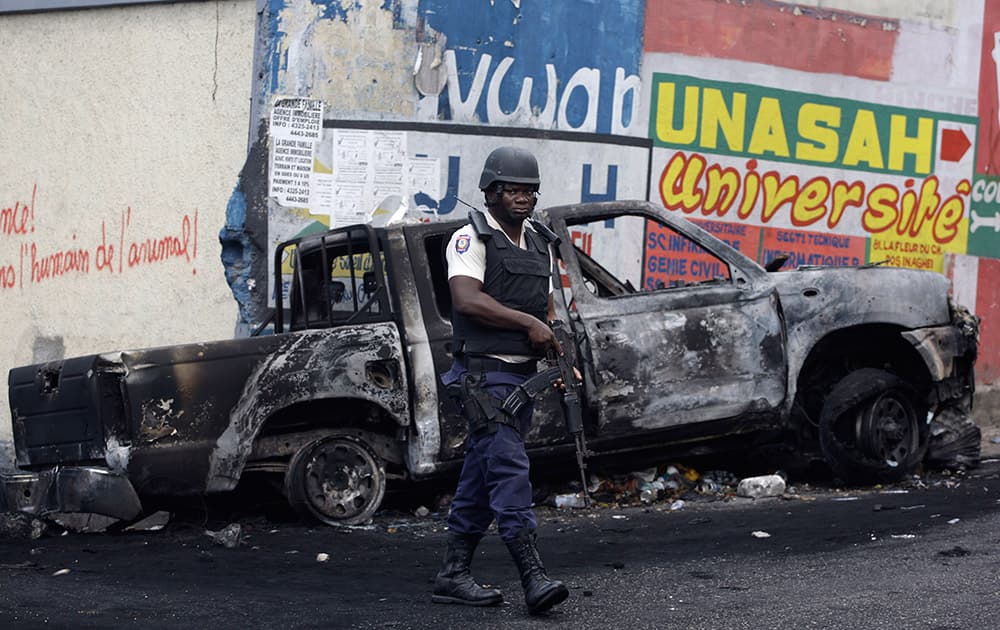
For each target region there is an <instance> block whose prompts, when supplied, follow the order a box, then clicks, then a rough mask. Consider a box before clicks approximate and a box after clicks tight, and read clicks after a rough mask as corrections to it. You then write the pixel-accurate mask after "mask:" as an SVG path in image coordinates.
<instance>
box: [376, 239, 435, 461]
mask: <svg viewBox="0 0 1000 630" xmlns="http://www.w3.org/2000/svg"><path fill="white" fill-rule="evenodd" d="M388 249H389V254H390V260H391V261H392V262H393V263H394V264H393V267H392V269H391V272H392V275H391V278H390V282H392V284H393V286H394V288H395V289H396V290H395V291H394V292H393V293H394V295H395V297H396V299H397V300H399V308H398V310H397V312H398V313H400V315H401V317H402V319H403V330H404V331H405V334H404V341H405V343H406V358H407V365H408V367H409V369H410V373H411V375H412V377H413V416H412V417H413V425H412V427H411V429H410V432H409V436H408V444H407V452H406V460H407V468H408V469H409V471H410V473H411V474H412V475H414V476H417V477H419V476H422V475H428V474H430V473H432V472H434V470H436V468H437V464H438V450H439V449H440V447H441V430H440V427H439V425H438V405H439V401H438V397H437V392H438V389H437V381H438V377H437V369H436V368H435V364H434V356H433V354H432V353H431V344H430V340H429V337H428V335H429V333H428V327H427V326H426V325H425V321H424V312H423V310H422V308H421V301H420V296H424V299H426V300H430V301H432V302H433V296H434V291H433V288H432V287H429V286H427V285H426V284H423V283H425V282H426V275H425V276H424V277H423V278H419V279H418V278H417V277H416V274H415V273H414V268H413V261H412V259H411V258H410V252H409V249H408V248H407V244H406V240H405V238H404V234H403V232H402V231H390V233H389V248H388ZM422 268H424V269H426V266H424V267H422ZM405 287H418V290H415V291H414V290H406V289H405ZM428 306H430V307H431V308H433V305H428Z"/></svg>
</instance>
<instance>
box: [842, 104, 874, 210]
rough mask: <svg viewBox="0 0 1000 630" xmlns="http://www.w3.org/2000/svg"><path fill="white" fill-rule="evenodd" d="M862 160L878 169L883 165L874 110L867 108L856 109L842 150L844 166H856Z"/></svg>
mask: <svg viewBox="0 0 1000 630" xmlns="http://www.w3.org/2000/svg"><path fill="white" fill-rule="evenodd" d="M862 162H865V163H866V164H868V166H870V167H872V168H878V169H880V168H882V166H883V162H882V143H881V142H879V139H878V125H876V124H875V112H873V111H871V110H869V109H859V110H858V115H857V116H855V118H854V126H853V127H852V128H851V137H850V139H848V141H847V149H846V150H845V151H844V166H857V165H858V164H860V163H862ZM873 192H874V191H873Z"/></svg>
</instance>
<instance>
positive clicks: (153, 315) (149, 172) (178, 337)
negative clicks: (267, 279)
mask: <svg viewBox="0 0 1000 630" xmlns="http://www.w3.org/2000/svg"><path fill="white" fill-rule="evenodd" d="M254 31H255V2H254V0H222V1H218V2H187V3H176V4H166V3H164V4H156V5H135V6H123V7H116V8H101V9H84V10H76V11H51V12H45V13H35V14H14V15H0V49H2V50H3V51H4V62H3V64H2V66H0V86H2V87H0V111H2V112H3V124H2V125H0V208H2V209H8V208H11V209H15V208H16V212H15V214H16V216H17V217H18V220H17V221H15V222H14V223H11V222H10V221H8V222H7V223H5V224H4V226H3V227H4V229H2V230H0V267H2V268H3V269H4V274H3V275H4V277H5V279H7V280H9V282H7V283H5V284H4V285H3V288H0V300H2V302H3V308H2V309H0V331H3V332H2V333H0V335H2V338H3V347H4V353H3V356H2V357H0V374H2V375H3V383H4V386H3V387H0V467H2V466H3V464H4V463H5V457H6V454H7V450H6V449H5V448H4V446H5V443H7V444H9V440H10V436H11V434H10V413H9V407H8V402H7V388H6V380H7V379H6V374H7V371H8V370H9V369H10V368H11V367H14V366H18V365H25V364H28V363H31V362H35V361H47V360H54V359H60V358H64V357H69V356H77V355H83V354H89V353H95V352H103V351H110V350H117V349H122V348H128V347H149V346H157V345H166V344H174V343H182V342H187V341H195V340H204V339H212V338H228V337H230V336H232V331H233V322H234V320H235V317H236V306H235V304H234V301H233V297H232V293H231V291H230V289H229V287H228V286H227V284H226V281H225V277H224V274H223V270H222V266H221V264H220V262H219V256H220V245H219V243H218V240H217V238H216V235H217V233H218V230H219V228H220V227H221V226H222V225H223V224H224V221H225V210H226V204H227V199H228V198H229V195H230V192H231V190H232V181H233V177H234V175H235V174H236V173H237V172H239V169H240V167H241V165H242V164H243V161H244V159H245V156H246V146H247V120H248V117H249V106H250V103H249V99H248V91H249V89H250V87H251V74H250V73H251V67H252V54H253V38H254ZM26 207H27V208H29V210H28V211H27V212H26V213H24V214H23V215H22V213H21V211H22V209H24V208H26ZM9 216H11V215H10V213H8V217H9ZM22 216H23V218H24V220H23V222H22V221H21V217H22ZM149 239H152V240H154V241H160V240H162V239H170V240H171V243H173V245H171V250H170V253H169V255H167V254H166V250H161V253H163V254H164V255H163V256H161V257H159V259H156V258H157V256H156V255H155V253H154V254H153V255H152V256H150V255H142V254H141V253H140V252H139V248H141V247H142V246H143V245H144V244H147V241H148V240H149ZM130 244H135V245H136V248H137V249H136V257H135V258H134V259H133V260H132V262H134V264H130V252H129V249H130ZM121 245H124V247H122V246H121ZM102 246H104V249H101V247H102ZM111 246H113V247H114V252H113V253H111V252H109V250H108V249H107V248H108V247H111ZM147 251H148V247H147ZM67 252H71V253H72V254H73V255H74V258H75V259H76V261H77V263H78V264H77V266H76V267H75V268H72V265H70V263H68V262H66V261H68V255H67V254H66V253H67ZM81 252H85V253H83V254H81ZM102 252H103V253H104V254H105V255H107V256H106V257H107V259H108V260H103V259H101V260H100V261H99V254H100V253H102ZM60 254H63V261H64V263H63V269H62V273H55V266H54V264H53V258H52V257H53V256H58V255H60ZM108 254H110V255H108ZM84 258H86V261H85V263H84ZM46 261H47V262H48V263H49V270H50V272H49V273H48V274H46V273H45V271H44V264H45V263H46ZM99 262H110V263H111V264H110V265H109V266H104V267H101V268H99ZM36 264H37V266H36Z"/></svg>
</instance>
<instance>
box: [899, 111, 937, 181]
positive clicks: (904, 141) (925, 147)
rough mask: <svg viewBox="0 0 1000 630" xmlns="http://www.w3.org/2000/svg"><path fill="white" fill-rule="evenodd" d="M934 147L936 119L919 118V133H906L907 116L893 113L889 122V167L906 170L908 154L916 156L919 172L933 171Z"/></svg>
mask: <svg viewBox="0 0 1000 630" xmlns="http://www.w3.org/2000/svg"><path fill="white" fill-rule="evenodd" d="M933 148H934V121H933V120H932V119H930V118H918V119H917V135H916V136H914V137H912V138H911V137H910V136H907V135H906V116H903V115H902V114H893V115H892V117H891V118H890V123H889V169H890V170H893V171H902V170H904V159H905V156H906V154H908V153H909V154H911V155H914V156H916V158H917V160H916V168H915V169H914V170H916V171H917V172H918V173H930V172H931V154H932V153H933Z"/></svg>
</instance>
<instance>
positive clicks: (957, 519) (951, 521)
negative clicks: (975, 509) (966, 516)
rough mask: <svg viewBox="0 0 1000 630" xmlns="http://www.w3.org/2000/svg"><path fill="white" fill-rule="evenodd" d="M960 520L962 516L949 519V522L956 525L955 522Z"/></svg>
mask: <svg viewBox="0 0 1000 630" xmlns="http://www.w3.org/2000/svg"><path fill="white" fill-rule="evenodd" d="M960 520H962V519H960V518H953V519H951V520H950V521H948V524H949V525H954V524H955V523H957V522H959V521H960Z"/></svg>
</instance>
